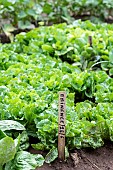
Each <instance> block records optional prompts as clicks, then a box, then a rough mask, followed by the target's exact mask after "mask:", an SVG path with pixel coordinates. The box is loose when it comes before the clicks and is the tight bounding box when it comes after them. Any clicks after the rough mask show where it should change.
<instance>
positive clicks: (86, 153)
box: [30, 142, 113, 170]
mask: <svg viewBox="0 0 113 170" xmlns="http://www.w3.org/2000/svg"><path fill="white" fill-rule="evenodd" d="M30 152H31V153H41V154H43V155H45V153H43V152H39V151H34V150H33V149H30ZM36 170H113V142H107V143H106V144H105V146H103V147H101V148H98V149H95V150H94V149H82V150H74V151H73V152H72V153H70V158H68V159H67V161H66V162H60V161H59V160H55V161H54V162H53V163H51V164H46V163H45V164H44V165H43V166H42V167H40V168H37V169H36Z"/></svg>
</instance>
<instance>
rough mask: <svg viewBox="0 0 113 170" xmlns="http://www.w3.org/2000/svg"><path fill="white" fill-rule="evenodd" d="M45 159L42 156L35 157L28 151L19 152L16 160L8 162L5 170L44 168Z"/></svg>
mask: <svg viewBox="0 0 113 170" xmlns="http://www.w3.org/2000/svg"><path fill="white" fill-rule="evenodd" d="M43 163H44V158H43V156H42V155H40V154H38V155H33V154H30V153H29V152H26V151H19V152H17V154H16V156H15V158H14V160H12V161H10V162H8V163H7V164H6V166H5V170H9V169H10V170H35V169H36V167H40V166H42V165H43Z"/></svg>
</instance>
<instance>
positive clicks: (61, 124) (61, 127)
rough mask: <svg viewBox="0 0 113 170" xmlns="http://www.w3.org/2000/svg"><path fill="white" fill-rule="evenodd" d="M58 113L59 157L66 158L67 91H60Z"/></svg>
mask: <svg viewBox="0 0 113 170" xmlns="http://www.w3.org/2000/svg"><path fill="white" fill-rule="evenodd" d="M58 110H59V115H58V158H59V159H60V160H62V161H64V160H65V122H66V92H65V91H61V92H59V106H58Z"/></svg>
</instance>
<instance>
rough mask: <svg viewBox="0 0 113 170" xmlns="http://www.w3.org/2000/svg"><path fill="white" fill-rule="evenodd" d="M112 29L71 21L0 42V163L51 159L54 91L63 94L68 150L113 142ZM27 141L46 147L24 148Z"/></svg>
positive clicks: (18, 168) (16, 169)
mask: <svg viewBox="0 0 113 170" xmlns="http://www.w3.org/2000/svg"><path fill="white" fill-rule="evenodd" d="M45 9H46V8H45ZM112 35H113V25H112V24H111V25H109V24H106V23H102V24H101V23H100V24H99V23H98V24H94V23H92V22H91V21H88V20H87V21H84V22H83V21H81V20H76V21H74V22H72V23H71V24H66V23H61V24H53V25H52V26H40V27H39V28H35V29H33V30H31V31H29V32H27V33H25V32H22V33H20V34H18V35H16V37H15V39H14V41H13V42H11V43H9V44H4V45H3V44H0V170H9V169H10V170H28V169H29V170H30V169H36V167H37V166H42V165H43V163H44V161H45V162H46V163H50V162H51V161H53V160H54V159H56V158H57V156H58V153H57V143H58V92H59V91H66V94H67V98H66V156H67V157H68V151H71V150H73V149H75V148H77V149H81V148H94V149H96V148H99V147H101V146H103V145H104V142H105V141H106V140H110V141H113V37H112ZM89 36H91V37H92V46H91V45H90V43H89ZM32 138H33V139H35V142H34V143H32V142H31V141H32V140H31V139H32ZM31 146H32V148H34V149H36V150H43V151H45V150H47V151H48V152H49V153H48V154H47V155H46V156H45V157H43V156H42V155H40V154H38V155H37V154H36V155H34V154H31V153H29V152H28V148H29V147H31Z"/></svg>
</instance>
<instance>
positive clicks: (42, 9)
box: [0, 0, 113, 31]
mask: <svg viewBox="0 0 113 170" xmlns="http://www.w3.org/2000/svg"><path fill="white" fill-rule="evenodd" d="M59 4H60V6H59ZM112 9H113V2H112V1H110V0H108V1H106V0H103V1H102V0H92V1H91V0H81V1H78V0H74V1H73V0H70V1H69V0H63V1H59V0H56V1H55V2H54V0H49V1H46V0H13V1H11V0H5V1H1V2H0V19H1V26H2V27H3V29H4V30H5V31H7V30H8V31H14V30H16V29H32V28H34V27H35V26H37V25H38V24H41V23H39V22H40V21H41V22H44V23H45V24H51V23H59V22H60V23H61V22H67V23H72V22H73V21H74V19H75V18H77V17H80V16H81V18H82V17H83V18H85V19H86V18H89V19H91V20H92V21H94V22H99V21H100V22H101V21H105V20H107V19H111V21H112V20H113V19H112V17H113V12H112ZM7 18H9V20H8V21H7ZM1 31H2V30H1Z"/></svg>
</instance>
